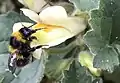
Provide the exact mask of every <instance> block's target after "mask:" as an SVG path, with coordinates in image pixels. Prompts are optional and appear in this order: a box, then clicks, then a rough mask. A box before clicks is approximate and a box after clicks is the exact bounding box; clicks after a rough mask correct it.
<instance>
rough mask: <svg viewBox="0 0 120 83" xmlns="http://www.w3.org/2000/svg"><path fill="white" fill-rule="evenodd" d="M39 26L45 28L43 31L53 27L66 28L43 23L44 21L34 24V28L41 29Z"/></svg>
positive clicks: (48, 30)
mask: <svg viewBox="0 0 120 83" xmlns="http://www.w3.org/2000/svg"><path fill="white" fill-rule="evenodd" d="M39 28H45V29H43V31H45V32H50V31H51V30H53V29H56V28H64V27H62V26H56V25H49V24H42V23H37V24H36V25H34V26H33V29H39Z"/></svg>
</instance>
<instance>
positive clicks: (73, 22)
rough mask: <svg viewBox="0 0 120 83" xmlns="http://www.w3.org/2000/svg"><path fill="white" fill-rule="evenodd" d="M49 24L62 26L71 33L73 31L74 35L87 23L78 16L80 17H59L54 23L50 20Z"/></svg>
mask: <svg viewBox="0 0 120 83" xmlns="http://www.w3.org/2000/svg"><path fill="white" fill-rule="evenodd" d="M50 24H56V25H58V26H63V27H65V28H66V29H67V30H69V31H70V32H71V33H73V34H74V35H77V34H79V33H80V32H82V31H83V30H84V29H85V28H86V25H87V23H86V21H85V19H84V18H80V17H68V18H64V19H59V20H58V21H55V22H54V23H52V21H51V23H50Z"/></svg>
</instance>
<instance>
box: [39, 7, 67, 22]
mask: <svg viewBox="0 0 120 83" xmlns="http://www.w3.org/2000/svg"><path fill="white" fill-rule="evenodd" d="M39 17H40V20H41V21H47V22H50V21H51V20H56V19H60V18H67V12H66V11H65V9H64V8H63V7H62V6H51V7H47V8H46V9H44V10H43V11H42V12H41V13H40V14H39Z"/></svg>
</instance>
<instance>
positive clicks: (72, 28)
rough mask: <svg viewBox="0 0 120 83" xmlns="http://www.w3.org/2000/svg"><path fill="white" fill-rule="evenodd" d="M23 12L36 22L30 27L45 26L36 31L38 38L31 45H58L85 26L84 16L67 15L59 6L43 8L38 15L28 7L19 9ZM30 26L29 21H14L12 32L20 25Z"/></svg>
mask: <svg viewBox="0 0 120 83" xmlns="http://www.w3.org/2000/svg"><path fill="white" fill-rule="evenodd" d="M21 10H22V11H23V13H24V14H25V15H26V16H28V17H29V18H30V19H32V20H33V21H35V22H37V24H36V25H34V26H33V27H32V28H33V29H36V28H46V29H43V30H40V31H37V32H36V33H35V34H33V35H34V36H37V38H38V40H37V41H33V42H32V45H37V44H41V45H49V47H51V46H55V45H58V44H60V43H62V42H64V41H65V40H67V39H68V38H71V37H73V36H75V35H77V34H79V33H80V32H82V31H83V30H84V29H85V28H86V23H85V21H84V18H79V17H68V16H67V13H66V11H65V9H64V8H63V7H61V6H51V7H48V8H46V9H44V10H43V11H42V12H41V13H40V14H39V15H38V14H37V13H35V12H34V11H31V10H29V9H21ZM21 24H23V25H25V26H30V25H32V24H31V23H25V22H23V23H15V24H14V26H13V32H16V31H18V30H19V29H20V28H22V25H21Z"/></svg>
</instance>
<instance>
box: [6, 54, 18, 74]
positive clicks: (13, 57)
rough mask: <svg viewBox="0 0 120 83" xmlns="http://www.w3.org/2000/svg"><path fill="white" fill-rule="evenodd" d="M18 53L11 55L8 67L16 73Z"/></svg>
mask: <svg viewBox="0 0 120 83" xmlns="http://www.w3.org/2000/svg"><path fill="white" fill-rule="evenodd" d="M16 60H17V59H16V54H14V55H11V54H10V55H9V58H8V68H9V70H10V71H11V72H12V73H14V72H15V70H16Z"/></svg>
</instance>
